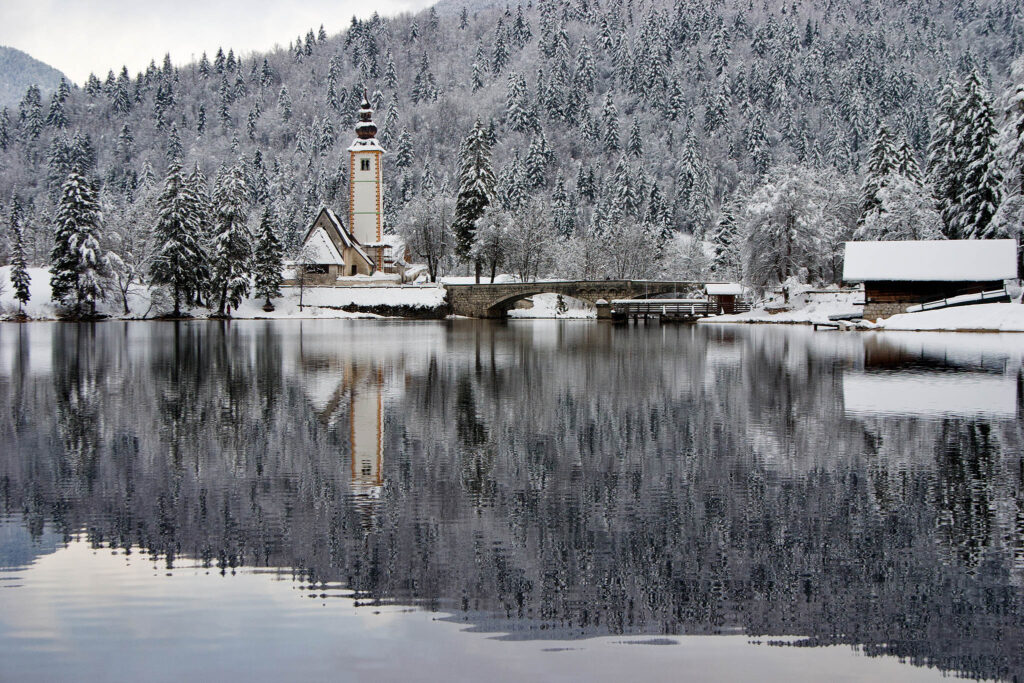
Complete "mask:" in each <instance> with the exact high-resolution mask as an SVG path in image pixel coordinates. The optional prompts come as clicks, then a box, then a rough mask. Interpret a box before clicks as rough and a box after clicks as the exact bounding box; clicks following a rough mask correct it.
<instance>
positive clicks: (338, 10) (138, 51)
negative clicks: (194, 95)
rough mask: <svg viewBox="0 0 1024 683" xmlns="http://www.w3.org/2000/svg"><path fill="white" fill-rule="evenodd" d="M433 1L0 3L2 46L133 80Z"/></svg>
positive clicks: (77, 75) (81, 73)
mask: <svg viewBox="0 0 1024 683" xmlns="http://www.w3.org/2000/svg"><path fill="white" fill-rule="evenodd" d="M431 4H433V0H374V1H373V2H358V1H356V0H298V1H293V2H285V1H282V0H212V1H210V0H205V1H204V0H172V1H164V2H158V1H154V0H0V45H7V46H10V47H15V48H17V49H19V50H22V51H24V52H27V53H28V54H30V55H32V56H33V57H35V58H36V59H38V60H40V61H43V62H46V63H47V64H49V65H50V66H53V67H55V68H57V69H60V70H61V71H63V72H64V73H65V74H66V75H67V76H68V77H70V78H71V79H72V80H74V81H75V82H76V83H78V84H79V85H81V84H82V83H83V82H84V81H85V79H86V78H87V77H88V76H89V72H95V73H96V75H97V76H99V77H100V78H101V79H102V78H104V77H105V76H106V74H107V71H108V70H110V69H113V70H114V72H115V73H117V72H118V71H119V70H120V69H121V65H122V64H125V65H127V66H128V71H129V72H130V73H131V74H132V76H134V75H135V74H136V73H137V72H139V71H142V70H144V69H145V67H146V65H147V64H149V60H151V59H155V60H156V62H157V64H159V63H160V61H161V60H162V59H163V56H164V53H167V52H169V53H170V54H171V61H173V62H174V63H175V64H176V65H180V64H184V63H187V62H189V61H191V60H192V59H193V57H195V58H197V59H198V57H199V55H200V54H202V52H203V51H204V50H205V51H206V52H207V53H208V54H209V56H210V57H211V58H212V57H213V54H214V53H215V52H216V51H217V48H218V47H223V48H224V52H225V53H226V52H227V50H228V48H229V47H230V48H234V50H235V54H236V55H247V54H249V53H250V52H253V51H262V50H269V49H271V48H272V47H274V45H275V44H278V45H282V46H287V45H288V43H289V42H290V41H292V40H294V39H295V37H296V36H298V35H302V36H305V35H306V31H308V30H309V29H310V28H312V29H313V30H314V31H315V30H317V29H318V28H319V26H320V24H323V25H324V28H325V29H326V30H327V34H328V35H334V34H336V33H338V32H340V31H341V30H342V29H344V28H345V27H347V26H348V24H349V22H350V21H351V19H352V15H353V14H355V15H356V16H359V17H361V18H363V17H368V16H370V15H371V14H373V12H374V11H375V10H376V11H377V12H379V13H380V14H381V15H383V16H390V15H394V14H398V13H400V12H404V11H413V10H418V9H422V8H424V7H428V6H429V5H431Z"/></svg>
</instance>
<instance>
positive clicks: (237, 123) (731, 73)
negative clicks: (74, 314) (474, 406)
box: [0, 0, 1024, 263]
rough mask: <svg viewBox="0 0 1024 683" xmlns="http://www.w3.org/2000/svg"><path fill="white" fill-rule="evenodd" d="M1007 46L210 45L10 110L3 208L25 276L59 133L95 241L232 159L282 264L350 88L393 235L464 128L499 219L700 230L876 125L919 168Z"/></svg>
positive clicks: (768, 11)
mask: <svg viewBox="0 0 1024 683" xmlns="http://www.w3.org/2000/svg"><path fill="white" fill-rule="evenodd" d="M470 4H471V5H473V6H478V3H475V2H470ZM453 5H455V3H451V4H449V5H448V6H447V7H448V9H451V8H452V6H453ZM456 6H457V5H456ZM442 9H445V8H442ZM1022 46H1024V19H1022V17H1021V14H1020V12H1019V11H1018V8H1017V5H1016V3H1015V2H1012V1H1011V0H977V1H976V2H971V3H959V2H953V1H951V0H909V1H907V0H832V1H831V2H828V3H807V2H803V3H800V2H798V3H795V4H794V3H792V2H786V3H778V4H775V3H767V2H765V3H751V2H750V1H749V0H723V1H722V2H719V3H713V4H709V3H706V2H704V1H703V0H675V1H674V2H673V1H670V0H655V1H651V0H628V1H627V2H626V3H616V2H607V1H603V2H595V1H594V0H552V1H550V2H540V3H530V4H527V5H523V6H512V7H510V8H506V7H504V6H502V7H495V8H486V7H482V8H476V9H473V10H471V11H470V12H467V16H466V17H465V18H463V16H462V12H461V11H456V12H451V13H449V12H447V11H445V12H437V11H434V12H431V11H429V10H427V11H423V12H421V13H419V14H416V15H400V16H397V17H391V18H382V17H374V18H372V19H370V20H367V21H361V22H355V23H354V24H353V25H352V26H350V27H349V29H348V30H346V31H345V32H343V33H341V34H339V35H335V36H328V35H326V34H321V35H319V36H318V35H316V34H314V32H313V31H310V33H309V34H307V35H306V36H304V37H300V38H299V39H298V40H296V41H294V42H293V43H292V44H291V45H290V46H289V47H288V48H287V49H280V50H278V51H274V52H269V53H265V54H256V55H252V56H248V57H245V58H243V59H236V58H235V56H234V55H233V54H232V53H230V51H229V50H228V49H227V48H226V47H225V49H224V50H223V52H222V53H221V54H220V55H219V56H214V54H213V52H212V51H211V55H210V58H209V59H207V58H205V57H204V59H203V60H202V61H200V62H198V63H193V64H188V65H182V66H174V65H172V64H170V63H169V62H165V63H164V64H163V65H162V66H160V65H157V64H153V65H152V66H151V67H150V68H149V69H147V71H146V72H145V73H141V74H138V75H135V76H132V75H130V74H128V73H127V71H122V72H121V74H120V75H118V74H117V73H116V71H112V72H111V73H110V74H109V75H107V76H106V78H104V79H102V80H101V79H100V78H92V79H90V81H89V82H88V83H86V84H85V85H84V86H83V88H81V89H80V90H78V89H76V90H74V91H72V92H71V93H70V94H69V95H68V98H67V101H66V102H65V103H64V105H63V111H64V114H65V117H66V120H67V123H66V125H65V126H64V127H61V125H60V124H47V125H40V126H38V127H37V128H34V127H33V124H32V120H35V119H38V118H47V115H48V111H49V109H50V107H49V106H48V102H46V101H43V102H42V104H41V106H39V107H38V109H40V110H41V111H40V112H39V113H38V114H31V115H30V116H29V117H28V118H27V119H25V120H19V116H20V112H19V110H18V108H12V109H11V111H10V112H9V114H10V124H9V130H10V135H9V137H10V142H9V144H8V145H7V148H6V150H0V202H2V203H4V205H5V206H9V202H10V197H11V195H12V193H17V194H19V196H20V197H21V198H22V200H23V203H24V204H25V207H26V208H25V211H26V214H27V218H26V222H27V224H28V225H29V226H30V228H29V230H28V239H29V241H30V244H29V251H30V259H32V260H34V262H37V263H41V262H44V261H45V259H46V255H47V254H48V253H49V240H50V233H51V231H52V228H51V226H50V225H49V223H48V219H47V216H49V215H53V201H54V199H55V198H56V196H57V190H58V189H59V184H60V182H61V181H62V180H63V178H64V177H65V176H66V170H67V164H68V159H69V157H70V156H73V155H70V154H69V153H68V151H67V150H68V145H69V144H70V140H71V138H72V136H73V135H74V134H75V133H78V134H79V135H80V136H86V135H87V136H88V145H86V147H87V148H88V154H86V155H85V158H86V159H87V160H88V162H89V165H90V170H91V172H92V173H93V174H94V175H95V177H96V178H97V179H98V180H99V181H100V183H101V184H102V186H103V194H104V196H105V197H106V200H107V201H108V203H109V204H110V206H112V207H113V210H111V211H108V220H109V221H111V222H112V221H115V220H117V219H116V217H117V216H126V215H128V214H129V213H130V212H129V211H127V209H125V208H124V207H125V206H127V205H130V204H132V203H133V202H137V201H139V198H140V197H146V196H151V195H152V193H153V187H154V186H155V185H157V184H158V183H160V182H161V181H162V179H163V176H164V172H165V169H166V166H167V160H168V156H169V154H170V153H173V150H176V149H178V148H179V147H180V149H181V150H182V152H183V155H184V163H185V165H186V167H191V166H193V165H196V164H198V165H199V166H200V168H201V169H202V170H203V171H204V173H206V175H207V176H212V175H214V174H216V172H217V169H218V168H219V167H220V166H221V165H222V164H225V163H234V162H235V161H237V160H239V159H240V158H243V159H244V161H245V164H246V167H247V169H248V170H249V174H250V183H251V185H252V188H253V196H254V198H256V199H257V200H258V201H260V202H270V203H271V205H272V207H273V209H274V212H275V215H276V216H277V218H278V222H279V225H280V230H281V233H282V238H283V239H284V241H285V243H286V244H287V245H289V246H292V247H294V245H295V243H296V241H297V240H298V238H299V236H300V235H301V233H302V231H303V228H304V227H305V226H306V224H307V223H308V221H309V220H310V219H311V218H312V216H313V215H314V214H315V212H316V211H317V210H318V208H319V206H320V205H322V204H325V205H327V206H330V207H333V208H335V209H337V210H339V212H341V213H343V212H344V209H345V202H346V201H347V196H346V195H347V193H346V192H345V191H344V190H345V187H346V183H347V175H346V173H347V154H346V152H345V148H346V147H347V145H348V144H349V142H350V141H351V139H352V137H353V126H354V123H355V115H356V111H357V109H358V106H359V101H360V99H361V97H362V92H363V88H366V90H367V91H368V93H369V94H370V98H371V100H372V101H373V104H374V108H375V110H376V112H375V116H374V120H375V122H376V123H377V124H378V126H379V128H380V131H381V132H380V135H379V137H380V138H381V141H382V143H383V144H384V146H385V147H386V148H387V149H388V151H389V152H390V153H389V154H388V156H387V157H386V167H385V174H386V175H385V177H386V182H387V188H386V192H385V211H386V221H387V222H388V224H390V225H392V226H393V225H395V224H396V222H397V221H398V217H399V216H400V211H401V209H402V207H403V206H404V205H405V204H406V203H407V202H408V201H410V200H411V199H413V198H414V197H415V196H417V195H418V194H420V193H422V192H423V191H424V189H425V188H427V189H429V188H430V187H433V188H437V189H440V190H443V191H445V192H447V193H448V194H450V195H451V194H454V190H455V189H456V186H457V184H458V150H459V146H460V144H461V142H462V140H463V138H464V137H465V136H466V134H467V132H468V131H469V130H470V129H471V128H472V127H473V123H474V121H475V120H476V119H477V118H478V117H479V118H481V119H482V120H483V121H484V123H485V124H489V125H490V131H491V134H492V138H493V154H492V162H493V166H494V171H495V175H496V176H497V177H498V188H497V195H498V196H497V198H496V199H497V201H499V202H500V203H503V204H511V203H514V202H518V201H521V199H522V197H531V196H532V197H535V198H537V199H538V200H539V201H541V202H543V203H545V204H548V205H550V206H551V207H552V211H553V212H555V213H556V214H557V216H558V219H557V220H558V229H559V231H560V232H561V234H562V235H564V236H567V237H571V236H573V235H578V234H584V233H585V232H586V231H588V230H591V229H592V228H593V227H594V226H595V225H607V224H612V223H616V222H618V224H621V223H622V222H624V221H625V220H633V221H647V220H651V221H654V222H657V223H659V224H665V225H666V226H667V228H668V229H671V230H677V231H683V232H690V231H706V230H707V229H708V228H709V227H710V226H711V225H713V224H714V222H715V220H716V217H717V214H718V212H719V209H720V207H721V206H722V205H723V204H725V203H727V202H728V201H730V199H731V198H732V197H734V196H736V193H737V192H738V191H741V190H743V189H744V188H750V187H752V186H756V185H757V184H759V183H761V182H762V180H763V178H764V177H765V175H766V172H767V170H768V169H770V168H771V167H775V166H785V165H790V164H801V165H804V166H807V167H808V168H810V169H811V170H812V172H815V173H821V174H823V173H824V172H825V171H828V172H829V173H832V174H838V176H840V177H842V178H843V179H844V183H845V184H846V185H847V186H849V187H854V188H855V187H856V186H857V185H858V184H859V179H858V174H859V172H860V169H861V165H862V161H863V158H864V156H865V154H866V151H867V148H868V147H869V145H870V143H871V140H872V138H873V136H874V131H875V128H876V126H877V123H878V122H880V121H884V122H886V123H887V124H888V125H889V127H890V130H893V131H894V133H895V134H896V135H897V137H899V136H906V138H907V139H908V141H909V145H910V148H911V150H912V152H913V154H915V155H916V156H917V157H918V160H919V162H920V161H923V156H924V151H925V149H926V147H927V144H928V141H929V139H930V135H931V130H930V129H931V120H932V116H933V113H934V107H935V103H936V101H937V94H938V92H939V90H940V89H941V86H942V84H943V83H944V82H945V81H946V80H947V79H949V78H951V77H953V78H961V77H962V76H963V75H964V74H965V73H967V72H968V71H970V70H972V69H978V70H979V71H980V72H981V74H982V77H983V78H984V79H985V80H987V82H988V86H989V88H990V89H992V90H993V91H998V90H1001V89H1002V87H1003V85H1004V83H1005V79H1006V76H1007V70H1008V65H1009V63H1010V61H1011V60H1012V59H1013V58H1014V57H1015V56H1016V55H1017V54H1019V53H1020V51H1021V48H1022ZM510 93H511V94H510ZM58 118H59V117H58ZM0 123H2V122H0ZM37 123H38V121H37ZM0 208H3V207H0ZM254 213H258V211H254ZM3 215H4V216H5V217H6V211H5V213H4V214H3ZM2 256H3V254H0V257H2Z"/></svg>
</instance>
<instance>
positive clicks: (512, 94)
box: [505, 71, 536, 132]
mask: <svg viewBox="0 0 1024 683" xmlns="http://www.w3.org/2000/svg"><path fill="white" fill-rule="evenodd" d="M505 115H506V117H507V119H508V127H509V129H510V130H514V131H517V132H527V131H530V130H534V129H535V128H536V120H535V117H534V115H533V113H532V111H531V110H530V104H529V96H528V94H527V90H526V79H525V78H523V77H522V76H520V75H519V74H517V73H516V72H514V71H513V72H512V73H510V74H509V75H508V94H507V95H506V97H505Z"/></svg>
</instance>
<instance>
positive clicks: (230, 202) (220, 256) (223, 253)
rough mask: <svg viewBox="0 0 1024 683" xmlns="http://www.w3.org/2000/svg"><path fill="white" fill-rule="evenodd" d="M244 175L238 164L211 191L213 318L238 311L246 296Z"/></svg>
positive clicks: (248, 264)
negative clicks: (214, 314) (231, 308)
mask: <svg viewBox="0 0 1024 683" xmlns="http://www.w3.org/2000/svg"><path fill="white" fill-rule="evenodd" d="M247 194H248V191H247V188H246V186H245V173H244V171H243V169H242V165H241V164H240V163H236V164H235V165H233V166H231V168H229V169H226V170H224V171H223V172H222V173H221V174H220V177H218V178H217V187H216V189H215V190H214V195H213V204H214V216H215V218H214V223H215V229H216V230H217V236H216V238H215V239H214V245H213V288H214V292H215V294H216V296H217V299H218V302H219V304H218V307H217V314H218V315H220V316H224V315H226V314H227V308H228V307H229V306H230V307H233V308H238V306H239V304H241V302H242V298H243V297H245V296H246V295H248V293H249V273H250V271H251V270H252V263H251V261H252V245H251V242H252V235H251V234H250V233H249V229H248V228H247V227H246V225H245V221H246V217H247V212H246V201H245V198H246V195H247Z"/></svg>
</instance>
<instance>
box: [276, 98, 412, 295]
mask: <svg viewBox="0 0 1024 683" xmlns="http://www.w3.org/2000/svg"><path fill="white" fill-rule="evenodd" d="M348 153H349V175H348V177H349V185H348V221H347V226H346V223H343V222H342V221H341V219H340V218H339V217H338V215H337V214H336V213H335V212H334V211H331V210H330V209H328V208H326V207H324V208H321V209H320V213H319V214H318V215H317V217H316V219H315V220H314V221H313V224H312V225H311V226H310V227H309V230H307V231H306V235H305V237H303V239H302V251H301V256H300V259H299V262H298V263H297V264H296V269H297V273H296V274H297V276H301V277H302V278H303V280H304V282H305V284H308V285H344V284H345V281H346V280H348V279H349V278H358V277H368V276H381V275H390V276H392V279H398V280H403V279H404V275H405V272H406V269H407V266H408V264H407V263H406V262H405V258H404V251H405V248H404V245H403V244H402V243H401V240H400V238H398V237H397V236H395V235H385V234H384V224H383V216H384V184H383V180H382V176H381V171H382V169H381V162H382V161H383V157H384V148H383V147H382V146H381V145H380V142H378V141H377V126H376V125H375V124H374V123H373V109H371V108H370V102H369V101H368V100H367V98H366V95H365V93H364V94H363V102H362V105H361V107H360V109H359V122H358V123H357V124H356V139H355V140H354V141H353V142H352V144H351V145H350V146H349V148H348Z"/></svg>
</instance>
